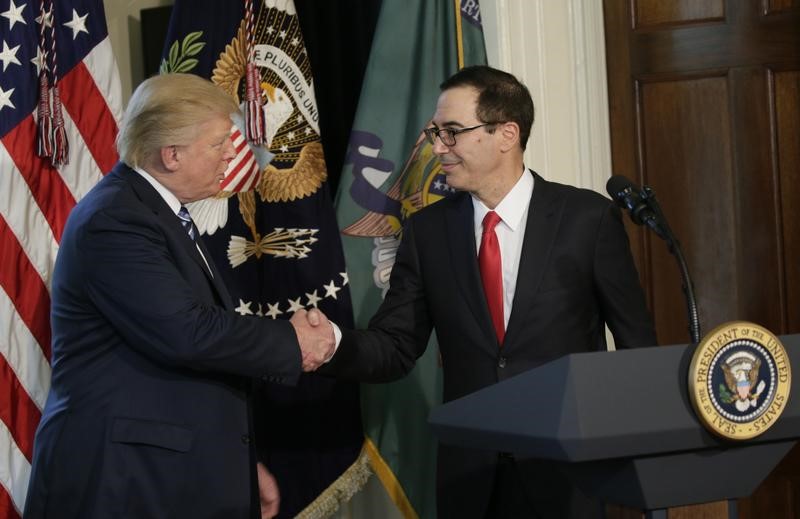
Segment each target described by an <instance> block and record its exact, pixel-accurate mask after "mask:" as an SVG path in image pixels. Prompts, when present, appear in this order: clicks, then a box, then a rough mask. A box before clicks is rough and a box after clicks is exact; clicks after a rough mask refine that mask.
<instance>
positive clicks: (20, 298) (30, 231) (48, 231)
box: [0, 0, 122, 517]
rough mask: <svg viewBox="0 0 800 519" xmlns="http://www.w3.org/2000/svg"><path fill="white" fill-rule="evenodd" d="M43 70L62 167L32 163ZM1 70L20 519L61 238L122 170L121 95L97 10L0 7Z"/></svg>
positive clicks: (9, 506) (9, 496)
mask: <svg viewBox="0 0 800 519" xmlns="http://www.w3.org/2000/svg"><path fill="white" fill-rule="evenodd" d="M42 3H44V6H43V5H42ZM43 11H44V13H45V16H42V12H43ZM42 21H44V22H45V27H44V35H45V37H46V39H45V42H46V44H45V45H44V51H45V52H46V53H48V55H47V56H46V57H45V56H44V54H43V52H42V50H41V49H40V38H41V36H42V34H43V33H42V27H41V22H42ZM51 35H54V37H55V52H53V46H52V45H51V40H50V37H51ZM42 66H45V67H46V68H47V70H48V71H49V74H52V72H53V71H54V70H55V71H56V72H57V77H58V87H59V91H60V94H61V102H62V105H63V115H64V127H65V130H66V135H67V140H68V143H69V156H68V163H67V164H64V165H60V166H58V167H54V166H53V165H52V163H51V161H50V160H49V159H48V158H41V157H39V156H37V154H36V132H37V130H36V128H37V118H36V110H37V102H38V97H39V67H42ZM0 67H2V69H1V70H0V141H1V142H2V145H0V287H2V290H0V517H18V516H20V515H21V513H20V511H21V510H22V509H23V507H24V504H25V494H26V492H27V486H28V475H29V472H30V460H31V456H32V453H33V436H34V433H35V430H36V426H37V424H38V422H39V418H40V417H41V409H42V408H43V407H44V404H45V399H46V398H47V392H48V390H49V387H50V364H49V361H50V295H49V290H50V282H51V276H52V272H53V264H54V261H55V257H56V253H57V251H58V244H59V241H60V239H61V233H62V231H63V229H64V223H65V222H66V219H67V215H68V214H69V212H70V210H71V209H72V207H73V206H74V205H75V203H76V202H77V201H78V200H79V199H80V198H81V197H82V196H83V195H85V194H86V193H87V192H88V191H89V189H91V187H92V186H93V185H94V184H95V183H96V182H97V181H98V180H99V179H100V178H102V176H103V174H104V173H105V172H107V171H109V170H110V169H111V167H112V166H113V165H114V163H115V162H116V161H117V152H116V148H115V147H114V139H115V137H116V135H117V121H118V120H119V117H120V115H121V113H122V102H121V89H120V84H119V76H118V73H117V68H116V63H115V62H114V58H113V54H112V51H111V43H110V42H109V39H108V32H107V29H106V18H105V12H104V10H103V3H102V1H101V0H0ZM53 79H54V78H53V77H52V76H51V77H50V82H51V83H52V82H53Z"/></svg>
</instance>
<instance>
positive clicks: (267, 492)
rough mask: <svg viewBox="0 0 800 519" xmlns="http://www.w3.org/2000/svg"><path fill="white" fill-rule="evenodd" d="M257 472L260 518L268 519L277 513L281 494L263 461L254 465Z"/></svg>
mask: <svg viewBox="0 0 800 519" xmlns="http://www.w3.org/2000/svg"><path fill="white" fill-rule="evenodd" d="M256 472H257V473H258V497H259V499H260V501H261V519H269V518H270V517H275V516H276V515H278V508H279V507H280V504H281V495H280V492H279V491H278V483H277V482H276V481H275V478H274V477H273V476H272V474H270V473H269V471H268V470H267V467H265V466H264V464H263V463H258V464H257V465H256Z"/></svg>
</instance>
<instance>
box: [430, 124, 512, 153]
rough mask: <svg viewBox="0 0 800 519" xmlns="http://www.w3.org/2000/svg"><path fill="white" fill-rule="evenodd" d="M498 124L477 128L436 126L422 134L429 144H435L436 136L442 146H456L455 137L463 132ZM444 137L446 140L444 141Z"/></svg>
mask: <svg viewBox="0 0 800 519" xmlns="http://www.w3.org/2000/svg"><path fill="white" fill-rule="evenodd" d="M495 124H498V123H483V124H478V125H477V126H469V127H467V128H437V127H436V126H431V127H430V128H425V129H424V130H422V131H423V133H425V138H427V139H428V142H429V143H431V144H436V141H435V139H436V136H437V135H438V136H439V140H441V141H442V144H444V145H445V146H448V147H450V146H455V145H456V135H458V134H460V133H464V132H469V131H472V130H477V129H478V128H483V127H484V126H492V125H495ZM445 136H447V137H448V138H447V139H445Z"/></svg>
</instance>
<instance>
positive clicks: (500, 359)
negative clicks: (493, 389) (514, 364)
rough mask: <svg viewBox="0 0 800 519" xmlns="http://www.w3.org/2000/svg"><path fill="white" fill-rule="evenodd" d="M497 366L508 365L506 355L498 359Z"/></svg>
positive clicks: (503, 366)
mask: <svg viewBox="0 0 800 519" xmlns="http://www.w3.org/2000/svg"><path fill="white" fill-rule="evenodd" d="M497 367H498V368H505V367H506V358H505V357H500V358H499V359H497Z"/></svg>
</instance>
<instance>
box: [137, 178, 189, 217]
mask: <svg viewBox="0 0 800 519" xmlns="http://www.w3.org/2000/svg"><path fill="white" fill-rule="evenodd" d="M133 170H134V171H135V172H137V173H138V174H139V175H141V176H142V178H144V179H145V180H147V181H148V182H149V183H150V185H151V186H153V189H155V190H156V191H157V192H158V194H159V195H161V198H163V199H164V201H165V202H166V203H167V205H168V206H169V208H170V209H172V212H173V213H175V214H178V211H180V209H181V205H182V204H181V201H180V200H178V197H177V196H175V195H173V194H172V191H170V190H169V189H167V188H166V187H164V185H163V184H162V183H161V182H159V181H158V180H156V179H155V178H153V176H152V175H151V174H150V173H148V172H147V171H145V170H143V169H142V168H133Z"/></svg>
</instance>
